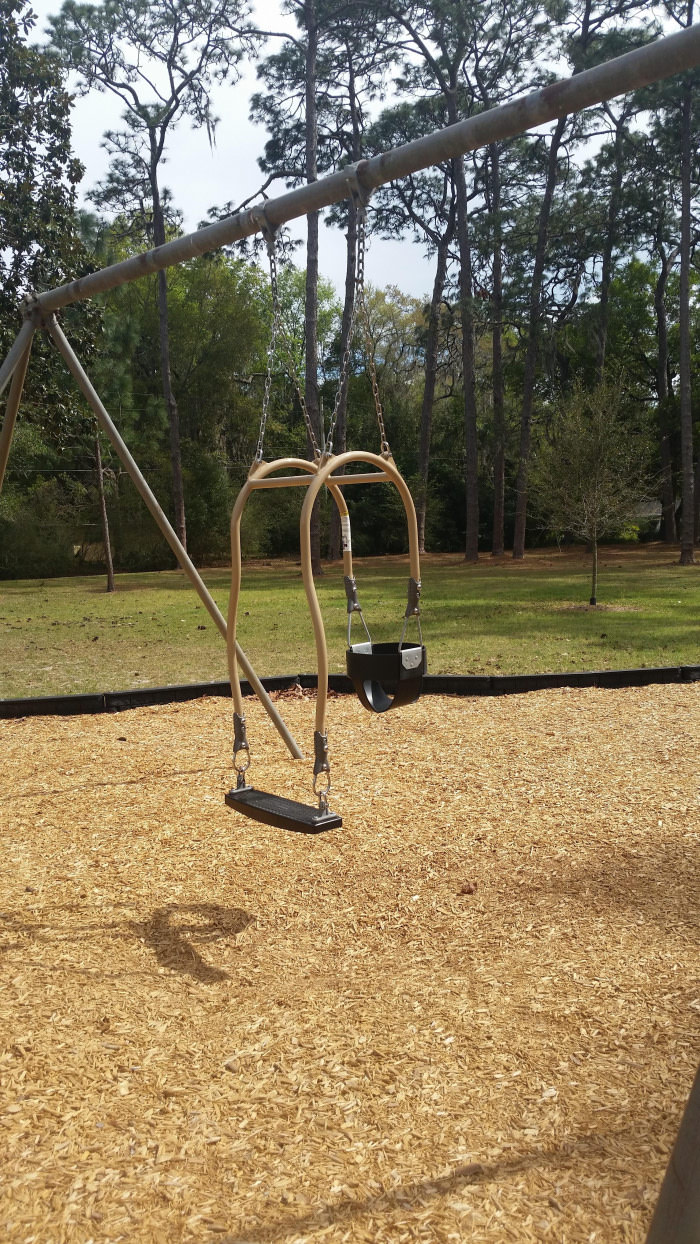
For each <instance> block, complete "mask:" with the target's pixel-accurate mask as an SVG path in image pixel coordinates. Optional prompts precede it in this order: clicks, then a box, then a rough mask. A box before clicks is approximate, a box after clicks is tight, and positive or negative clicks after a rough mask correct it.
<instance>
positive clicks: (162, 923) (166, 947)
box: [0, 891, 255, 984]
mask: <svg viewBox="0 0 700 1244" xmlns="http://www.w3.org/2000/svg"><path fill="white" fill-rule="evenodd" d="M31 892H32V893H34V891H31ZM70 907H71V908H72V909H73V910H75V911H82V910H83V909H82V908H80V907H78V906H75V905H73V904H71V905H70ZM64 910H65V909H64ZM183 916H184V917H185V920H182V919H181V917H183ZM187 917H189V919H187ZM254 921H255V916H251V915H250V914H249V913H248V912H247V911H243V910H242V908H239V907H222V906H221V905H220V904H218V903H170V904H169V905H168V906H167V907H159V908H157V909H156V911H154V912H153V915H152V916H151V917H150V918H149V919H148V920H144V921H127V922H126V924H124V923H123V922H122V921H121V920H115V921H110V922H109V923H107V924H104V923H100V922H95V923H88V924H83V925H78V926H77V927H75V926H74V927H72V928H71V930H70V932H66V931H65V930H64V929H58V928H51V927H50V925H49V924H48V923H42V922H39V923H37V924H29V923H27V922H26V921H24V920H21V919H19V918H18V917H16V916H14V915H12V914H11V913H9V912H0V931H2V926H3V925H4V926H5V930H6V932H7V933H10V934H12V935H14V937H15V938H16V941H13V942H5V943H4V944H0V952H3V953H8V952H9V951H21V950H26V949H27V942H29V943H32V942H34V943H42V944H47V943H48V944H52V943H60V944H62V945H63V944H65V943H66V942H70V941H80V940H81V938H82V937H83V936H85V935H86V934H89V933H94V932H99V933H107V934H112V935H113V936H116V937H118V938H126V939H127V940H131V938H133V936H134V935H136V937H138V938H139V939H140V940H142V941H143V942H145V944H146V945H147V946H148V947H149V948H150V949H151V950H152V951H153V952H154V954H155V957H156V962H157V963H158V964H159V965H160V966H161V967H164V968H168V969H169V970H170V971H173V972H180V973H182V974H183V975H186V976H192V977H194V979H195V980H198V981H201V982H202V983H204V984H215V983H216V982H217V981H223V980H229V979H230V977H229V974H228V972H224V971H223V970H222V969H220V968H216V967H212V966H211V965H210V964H208V963H207V962H206V960H205V959H204V958H203V957H202V955H201V954H200V953H199V951H198V950H197V949H196V946H195V943H196V944H202V943H205V944H206V943H211V942H217V941H222V940H226V939H232V938H235V937H236V936H237V935H238V934H239V933H242V932H243V931H244V929H247V928H248V925H249V924H253V923H254ZM62 967H63V968H64V969H65V967H66V965H65V963H63V964H62Z"/></svg>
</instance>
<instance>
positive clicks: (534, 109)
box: [0, 25, 700, 833]
mask: <svg viewBox="0 0 700 1244" xmlns="http://www.w3.org/2000/svg"><path fill="white" fill-rule="evenodd" d="M698 64H700V25H695V26H690V27H688V28H686V29H684V30H681V31H679V32H678V33H676V34H673V35H668V36H666V37H665V38H663V39H659V40H657V41H656V42H654V43H650V44H646V45H645V46H643V47H641V48H636V49H635V50H634V51H631V52H627V53H625V54H624V55H623V56H618V57H616V58H615V59H613V60H610V61H606V62H604V63H603V64H600V65H596V66H594V67H593V68H592V69H587V70H584V71H582V72H581V73H578V74H575V75H574V76H573V77H571V78H568V79H564V80H560V81H558V82H553V83H550V84H549V85H548V86H546V87H544V88H542V89H541V90H537V91H533V92H531V93H530V94H528V95H525V96H521V97H520V98H518V99H514V100H511V101H510V102H509V103H507V104H502V105H500V106H499V107H496V108H492V109H489V110H487V111H485V112H482V113H479V114H477V115H475V116H472V117H467V118H466V119H464V120H462V121H458V122H456V123H455V124H453V125H450V126H447V127H446V128H444V129H441V130H436V131H434V132H433V133H432V134H426V135H424V136H423V137H422V138H418V139H415V140H414V141H412V142H409V143H404V144H403V145H402V146H399V147H396V148H394V149H393V150H391V151H385V152H383V153H381V154H380V155H376V156H373V157H372V158H371V159H367V160H361V161H360V162H359V164H356V165H353V166H351V167H350V168H342V169H339V170H338V171H337V172H335V173H331V174H330V175H329V176H327V177H324V178H322V179H321V180H319V181H315V182H310V183H309V184H307V185H304V186H301V187H299V188H297V189H296V190H292V191H289V192H288V193H287V194H284V195H280V196H279V197H278V198H276V199H270V200H268V201H267V202H266V203H265V206H264V208H261V207H257V208H253V209H252V210H250V211H241V212H237V213H236V214H235V215H233V216H229V217H226V218H224V219H223V220H220V221H217V222H216V223H215V224H211V225H207V226H206V227H205V228H203V229H198V230H197V231H196V232H194V233H191V234H188V235H185V236H183V237H179V238H176V239H174V240H173V241H171V242H167V243H165V244H164V245H162V246H158V247H156V248H155V249H153V250H150V251H145V252H143V253H141V254H137V255H133V256H131V258H129V259H125V260H122V261H120V262H119V263H116V264H111V265H110V266H108V267H106V268H102V269H100V270H99V271H97V272H92V273H89V274H88V275H86V276H83V277H79V278H77V279H76V280H72V281H69V282H68V283H67V284H65V285H61V286H58V287H57V288H56V289H53V290H46V291H44V292H42V293H37V294H31V295H29V296H28V297H27V298H25V299H24V301H23V303H22V306H21V311H22V315H23V323H22V327H21V328H20V330H19V332H18V334H17V337H16V338H15V341H14V342H13V344H12V346H11V348H10V350H9V352H8V354H7V356H6V358H5V359H4V361H3V362H2V365H0V393H2V392H3V391H4V389H5V388H6V386H7V385H9V394H8V398H7V403H6V408H5V417H4V420H3V424H2V430H1V431H0V490H1V489H2V483H3V478H4V474H5V469H6V467H7V460H8V456H9V453H10V447H11V444H12V438H13V433H14V427H15V423H16V419H17V414H18V411H19V407H20V403H21V399H22V390H23V386H24V379H25V375H26V372H27V367H28V364H29V356H30V353H31V348H32V341H33V339H34V334H35V333H36V332H37V331H40V330H43V331H46V332H47V333H48V335H49V337H50V338H51V339H52V341H53V342H54V344H55V345H56V347H57V349H58V350H59V352H60V353H61V355H62V356H63V358H64V360H65V362H66V364H67V366H68V369H69V371H70V372H71V374H72V375H73V377H74V379H75V381H76V384H77V386H78V388H79V389H80V391H81V393H82V394H83V396H84V397H85V399H86V401H87V402H88V404H89V405H90V406H91V407H92V409H93V411H94V413H95V416H96V418H97V423H98V426H99V428H100V429H101V431H103V432H104V434H105V435H106V436H107V437H108V439H109V440H110V442H111V444H112V446H113V448H114V450H115V452H116V454H117V456H118V458H119V459H120V461H121V462H122V464H123V466H124V468H125V470H126V472H127V473H128V474H129V475H130V477H131V479H132V480H133V482H134V484H135V486H136V488H137V490H138V492H139V493H140V495H141V497H142V498H143V500H144V502H145V504H146V506H147V508H148V509H149V511H150V513H151V514H152V516H153V518H154V520H155V522H156V524H157V525H158V527H159V528H160V530H161V532H162V534H163V535H164V537H165V539H166V540H167V542H168V544H169V545H170V548H171V549H172V551H173V553H174V555H175V557H176V559H177V562H178V564H179V565H180V567H181V569H182V570H183V571H184V573H185V574H186V575H187V577H188V578H189V580H190V582H191V584H192V586H193V587H194V589H195V591H196V592H197V594H198V595H199V597H200V599H201V601H202V603H203V604H204V606H205V608H206V609H207V611H208V612H209V614H210V616H211V617H212V619H213V621H214V623H215V625H216V626H217V627H218V629H219V631H220V632H221V635H222V636H223V637H224V639H225V640H226V643H227V649H228V664H229V673H230V678H231V688H232V694H233V700H234V710H235V711H234V765H235V769H236V773H237V775H238V776H237V785H236V787H235V789H234V790H232V791H230V792H229V794H228V795H227V796H226V801H227V803H228V804H229V806H230V807H232V808H236V809H237V810H238V811H239V812H242V813H244V814H245V815H247V816H249V817H252V818H254V819H257V820H262V821H265V822H267V823H268V824H272V825H278V826H282V827H284V828H287V829H296V830H301V831H303V832H311V833H318V832H319V831H320V830H323V829H331V828H333V827H337V826H338V825H340V824H341V818H340V817H339V816H337V815H336V814H334V813H332V812H331V811H330V809H329V806H328V796H329V793H330V789H331V787H330V763H329V759H328V743H327V733H326V703H327V697H328V652H327V648H326V639H325V632H324V627H323V620H322V617H321V612H320V608H319V604H318V599H317V596H316V589H315V587H314V582H313V575H312V572H311V537H310V521H311V510H312V507H313V504H314V502H315V500H316V498H317V496H318V495H319V493H320V491H321V489H322V488H327V489H328V491H329V492H330V494H331V496H332V498H333V501H334V503H335V504H336V506H337V507H338V512H339V514H340V521H341V528H342V532H343V569H344V576H345V592H346V598H347V611H348V647H347V657H346V660H347V669H348V673H349V675H350V678H351V679H352V681H353V684H354V686H355V689H356V691H357V694H358V696H359V698H360V700H361V702H362V703H363V705H364V706H365V708H367V709H369V710H370V711H372V712H386V711H387V710H389V709H391V708H397V707H399V706H400V705H403V704H407V703H409V702H410V701H412V700H415V699H416V698H417V696H418V695H419V693H420V688H421V680H422V677H423V673H424V671H425V665H426V658H425V649H424V647H423V641H422V638H421V634H420V613H419V598H420V567H419V559H418V535H417V525H416V516H415V510H414V507H413V501H412V499H411V495H410V492H409V490H408V487H407V485H406V483H405V481H404V479H403V478H402V476H401V474H400V472H399V471H398V469H397V467H396V464H395V463H394V461H393V458H392V456H391V450H390V448H389V445H388V443H387V440H386V431H385V428H384V421H383V416H382V410H381V402H380V400H379V393H378V389H377V383H376V371H375V369H374V360H373V357H372V350H371V347H370V349H369V351H368V354H369V359H370V368H371V372H372V389H373V393H374V399H375V403H376V409H377V419H378V423H379V431H380V450H379V453H378V454H372V453H369V452H365V451H355V452H350V453H341V454H338V455H334V453H333V428H334V424H335V415H336V414H337V409H338V399H336V407H335V410H334V417H333V419H332V420H331V426H330V428H329V432H328V435H327V437H326V439H325V442H324V444H323V445H322V446H319V445H318V444H317V443H315V441H314V439H313V436H312V446H313V453H314V457H313V461H311V462H308V461H306V460H304V459H301V458H288V459H278V460H277V461H274V462H264V461H263V456H262V453H263V439H264V433H265V422H266V419H267V410H268V405H269V398H270V383H271V360H272V351H273V349H274V336H275V335H276V333H277V332H278V330H279V327H280V314H279V295H278V293H277V291H276V261H275V256H274V232H275V230H276V229H278V228H279V227H280V226H281V225H283V224H285V223H286V222H287V221H290V220H293V219H295V218H297V217H300V216H303V215H306V214H307V213H311V212H317V211H320V210H321V209H323V208H324V207H329V206H330V205H331V204H333V203H338V202H340V201H341V200H343V199H345V198H347V197H348V193H350V194H352V195H353V196H354V197H355V198H356V201H358V200H359V215H360V226H361V227H360V229H359V230H358V234H359V235H361V241H360V240H359V238H358V267H357V271H358V279H357V285H356V298H355V305H356V306H358V305H359V308H360V310H361V311H363V314H366V307H364V287H363V271H364V209H365V204H366V202H367V198H368V196H369V195H370V194H371V193H372V191H373V190H375V189H376V188H377V187H379V186H382V185H385V184H386V183H387V182H390V181H393V180H395V179H397V178H402V177H406V176H408V175H410V174H411V173H415V172H418V171H419V170H421V169H424V168H428V167H430V166H431V165H435V164H440V163H444V162H446V161H448V160H452V159H456V158H459V157H461V156H463V155H464V154H465V153H466V152H468V151H474V150H476V149H477V148H479V147H483V146H486V145H488V144H489V143H497V142H502V141H503V140H505V139H508V138H512V137H514V136H516V135H518V134H522V133H524V132H525V131H526V130H528V129H532V128H534V127H536V126H541V125H544V124H546V123H547V122H549V121H553V120H556V119H557V118H560V117H564V116H566V115H568V114H570V113H575V112H580V111H581V110H582V109H584V108H588V107H590V106H591V105H594V104H598V103H600V102H601V101H602V100H607V99H610V98H612V97H614V96H616V95H622V94H625V93H626V92H628V91H633V90H638V89H640V88H641V87H644V86H648V85H649V84H650V83H652V82H656V81H659V80H660V79H662V78H667V77H670V76H671V75H673V74H677V73H682V72H683V71H685V70H688V69H692V68H694V67H695V66H697V65H698ZM260 231H263V232H265V233H266V234H267V238H268V250H269V251H270V255H271V271H272V275H273V280H274V282H275V289H274V291H273V296H274V299H275V326H274V328H273V340H272V341H271V346H270V352H269V355H268V374H267V378H266V386H265V396H264V400H263V412H262V418H261V429H260V438H259V442H258V451H257V454H256V458H255V460H254V462H253V465H252V466H251V469H250V472H249V475H248V479H247V480H246V482H245V484H244V485H243V488H242V489H241V493H240V495H239V497H238V500H237V501H236V505H235V507H234V511H233V516H232V520H231V547H232V587H231V599H230V607H229V620H228V624H227V621H226V619H225V618H224V617H223V615H222V613H221V611H220V610H219V608H218V606H217V604H216V602H215V601H214V599H213V598H212V596H211V594H210V592H209V590H208V589H207V587H206V585H205V583H204V582H203V580H202V578H201V576H200V574H199V572H198V571H197V569H196V567H195V566H194V565H193V563H192V561H191V560H190V558H189V556H188V554H187V552H186V550H185V548H184V546H183V545H182V543H181V542H180V540H179V539H178V536H177V534H176V532H175V531H174V529H173V527H172V525H171V524H170V522H169V520H168V518H167V516H166V515H165V513H164V512H163V510H162V509H161V507H160V505H159V503H158V501H157V500H156V498H155V496H154V494H153V492H152V491H151V489H150V487H149V485H148V484H147V482H146V480H145V479H144V477H143V475H142V473H141V471H140V469H139V467H138V465H137V463H136V461H135V459H134V457H133V456H132V454H131V453H130V451H129V449H128V447H127V445H126V444H125V442H124V440H123V438H122V436H121V435H120V433H119V431H118V429H117V428H116V426H115V424H114V423H113V421H112V419H111V418H110V416H109V414H108V412H107V410H106V409H105V407H104V404H103V403H102V401H101V399H100V396H99V394H98V393H97V390H96V389H95V387H94V385H93V384H92V382H91V380H90V378H89V376H88V375H87V373H86V372H85V370H84V368H83V367H82V365H81V363H80V361H79V359H78V358H77V356H76V354H75V352H74V350H73V348H72V346H71V344H70V342H69V341H68V340H67V338H66V336H65V334H64V332H63V330H62V328H61V326H60V324H59V322H58V320H57V318H56V312H57V311H60V310H61V309H62V308H64V307H66V306H69V305H70V304H72V303H75V302H79V301H82V300H84V299H87V298H91V297H94V296H95V295H97V294H103V293H106V292H107V291H109V290H112V289H116V288H118V287H119V286H121V285H124V284H126V283H128V282H130V281H135V280H138V279H139V278H140V277H143V276H146V275H149V274H151V273H154V272H160V271H163V270H165V269H167V268H169V267H172V266H173V265H175V264H179V263H183V262H185V261H187V260H190V259H194V258H196V257H197V256H199V255H203V254H206V253H208V252H211V251H214V250H218V249H220V248H221V247H224V246H228V245H230V244H231V243H232V242H235V241H238V240H241V239H243V238H245V237H250V236H251V235H252V234H254V233H259V232H260ZM363 308H364V309H363ZM348 365H349V359H348V357H344V358H343V362H342V369H343V370H342V371H341V386H340V387H339V392H340V388H341V387H342V383H343V377H344V376H345V375H347V368H348ZM302 410H304V413H305V417H306V421H307V429H308V430H309V433H310V435H312V429H311V428H310V426H309V420H308V412H307V411H306V410H305V407H304V404H303V402H302ZM356 464H361V465H362V466H363V467H369V468H372V469H371V470H364V471H358V472H353V471H351V470H350V471H349V470H348V468H350V467H352V466H353V465H356ZM280 470H283V471H292V472H296V473H295V474H291V475H282V476H280V475H278V474H276V472H278V471H280ZM360 483H393V484H394V485H395V486H396V488H397V489H398V492H399V495H400V497H401V500H402V501H403V505H404V509H405V511H406V519H407V523H408V543H409V563H410V578H409V582H408V603H407V606H406V612H405V615H404V626H403V631H402V634H401V638H400V639H399V641H398V643H390V644H375V643H373V641H372V639H371V636H370V633H369V630H368V628H367V624H366V622H365V619H364V615H363V613H362V609H361V607H360V603H359V599H358V595H357V585H356V582H355V578H354V574H353V567H352V548H351V537H350V520H349V515H348V509H347V505H346V502H345V499H344V496H343V489H344V488H345V487H348V486H350V485H352V484H360ZM297 487H306V488H307V493H306V497H305V500H304V504H303V506H302V511H301V520H300V537H299V538H300V548H301V562H302V575H303V579H304V586H305V589H306V596H307V600H308V604H309V609H310V612H311V620H312V623H313V628H314V637H315V642H316V654H317V666H318V698H317V702H316V723H315V727H316V728H315V733H314V757H315V759H314V793H315V794H316V796H317V799H318V807H317V808H314V807H308V806H307V805H305V804H300V803H295V802H293V801H291V800H286V799H283V798H281V797H280V796H276V795H271V794H267V793H265V792H263V791H258V790H256V789H255V788H254V787H251V786H248V785H247V783H246V778H245V775H246V772H247V770H248V767H249V762H250V749H249V746H248V742H247V738H246V728H245V714H244V712H243V698H242V690H241V684H240V681H239V673H238V671H239V667H240V668H241V669H242V670H243V672H244V674H245V676H246V678H247V679H248V681H249V683H250V684H251V686H252V688H253V690H254V691H255V694H256V695H257V696H258V698H259V699H260V701H261V703H262V704H263V706H264V708H265V710H266V712H267V713H268V715H269V717H270V718H271V720H272V722H273V723H274V725H275V727H276V729H277V730H278V732H279V734H280V735H281V737H282V739H283V740H284V742H285V744H286V746H287V748H288V750H289V752H290V753H291V755H292V756H294V757H295V758H297V759H301V758H302V751H301V748H300V747H299V745H298V743H297V742H296V741H295V739H294V738H293V737H292V735H291V733H290V732H289V730H288V728H287V726H286V724H285V722H284V721H283V720H282V717H281V715H280V713H279V712H278V709H277V707H276V705H275V704H273V703H272V701H271V699H270V697H269V695H268V693H267V691H266V690H265V688H264V687H263V685H262V683H261V681H260V679H259V677H258V675H257V673H256V672H255V670H254V669H253V667H252V665H251V663H250V661H249V660H248V658H247V657H246V655H245V653H244V652H243V650H242V649H241V647H240V645H239V644H238V642H237V640H236V613H237V607H238V596H239V591H240V579H241V550H240V518H241V513H242V510H243V507H244V505H245V503H246V501H247V499H248V497H249V496H250V494H251V492H255V491H257V490H261V489H266V488H297ZM354 613H358V614H359V615H360V621H361V623H362V625H363V628H364V639H363V640H361V641H360V642H359V643H354V644H353V643H352V642H351V636H350V630H351V624H352V616H353V614H354ZM411 618H415V619H416V622H417V625H418V642H417V643H413V644H411V643H408V642H407V641H406V629H407V626H408V623H409V621H410V620H411Z"/></svg>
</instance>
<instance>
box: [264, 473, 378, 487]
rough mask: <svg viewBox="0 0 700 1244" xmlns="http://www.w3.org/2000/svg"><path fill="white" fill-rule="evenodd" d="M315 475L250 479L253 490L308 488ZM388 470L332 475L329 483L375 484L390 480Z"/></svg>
mask: <svg viewBox="0 0 700 1244" xmlns="http://www.w3.org/2000/svg"><path fill="white" fill-rule="evenodd" d="M313 478H314V477H313V475H269V476H267V478H263V479H252V480H250V481H249V483H250V490H251V492H258V491H259V490H260V489H265V488H308V486H309V484H310V483H311V481H312V479H313ZM388 479H389V476H388V475H387V473H386V471H368V472H367V473H364V472H363V473H362V474H360V473H358V474H357V475H331V477H330V479H329V481H328V482H329V484H342V485H345V484H374V483H376V481H377V480H379V481H380V482H381V481H382V480H388Z"/></svg>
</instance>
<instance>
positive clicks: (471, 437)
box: [450, 112, 479, 562]
mask: <svg viewBox="0 0 700 1244" xmlns="http://www.w3.org/2000/svg"><path fill="white" fill-rule="evenodd" d="M456 119H457V118H456V112H455V120H456ZM450 120H452V117H450ZM452 171H453V176H454V182H455V190H456V199H457V241H458V244H459V311H460V320H461V324H462V386H463V389H464V453H465V463H464V484H465V491H466V538H465V546H464V560H465V561H468V562H475V561H478V559H479V462H478V442H477V429H476V379H475V366H474V303H473V297H472V294H473V282H472V256H471V243H470V240H469V207H468V199H467V179H466V176H465V172H464V160H463V158H462V156H457V157H456V158H455V159H454V160H453V161H452Z"/></svg>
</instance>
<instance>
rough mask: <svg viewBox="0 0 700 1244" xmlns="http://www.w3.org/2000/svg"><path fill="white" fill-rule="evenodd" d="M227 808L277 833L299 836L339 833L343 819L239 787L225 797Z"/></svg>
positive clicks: (277, 797) (281, 797)
mask: <svg viewBox="0 0 700 1244" xmlns="http://www.w3.org/2000/svg"><path fill="white" fill-rule="evenodd" d="M226 804H227V806H228V807H229V808H233V809H234V810H235V811H236V812H241V813H242V814H243V816H249V817H251V819H252V820H254V821H262V822H263V824H264V825H275V826H276V827H277V828H278V829H291V830H293V831H295V832H296V833H298V834H322V833H323V832H324V831H325V830H327V829H340V826H341V825H342V823H343V818H342V817H341V816H338V813H337V812H319V810H318V808H314V807H311V806H310V805H309V804H307V803H298V802H297V801H296V799H285V798H284V797H283V796H282V795H271V794H269V793H268V792H267V791H264V790H256V788H255V787H254V786H241V787H239V788H238V789H235V788H234V789H233V790H230V791H229V792H228V794H227V795H226Z"/></svg>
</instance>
